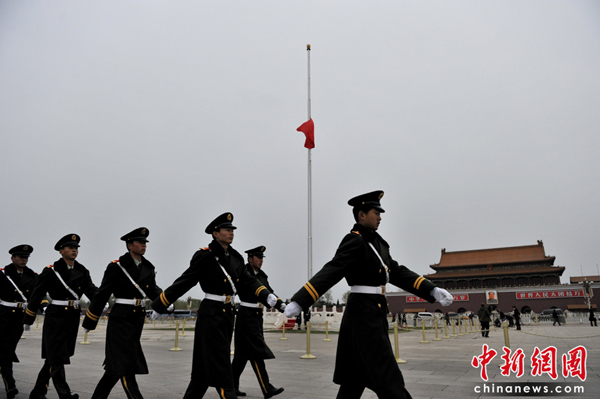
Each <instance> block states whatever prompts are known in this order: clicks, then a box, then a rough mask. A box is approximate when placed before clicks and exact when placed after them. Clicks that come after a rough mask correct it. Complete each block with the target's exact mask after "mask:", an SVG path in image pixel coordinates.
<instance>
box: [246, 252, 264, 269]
mask: <svg viewBox="0 0 600 399" xmlns="http://www.w3.org/2000/svg"><path fill="white" fill-rule="evenodd" d="M248 259H249V260H248V263H250V266H252V267H253V268H254V269H260V268H261V267H262V265H263V257H262V256H261V257H258V256H256V255H255V256H250V257H249V258H248Z"/></svg>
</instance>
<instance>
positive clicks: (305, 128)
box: [296, 118, 315, 150]
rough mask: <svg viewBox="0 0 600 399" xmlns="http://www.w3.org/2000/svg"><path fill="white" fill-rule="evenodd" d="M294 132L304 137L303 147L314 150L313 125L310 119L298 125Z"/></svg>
mask: <svg viewBox="0 0 600 399" xmlns="http://www.w3.org/2000/svg"><path fill="white" fill-rule="evenodd" d="M296 131H298V132H302V133H304V135H305V136H306V141H305V142H304V147H306V148H308V149H309V150H310V149H311V148H315V123H314V122H313V120H312V118H310V119H309V120H307V121H306V122H304V123H303V124H302V125H300V127H299V128H298V129H296Z"/></svg>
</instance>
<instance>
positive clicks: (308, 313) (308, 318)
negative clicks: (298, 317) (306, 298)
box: [304, 308, 310, 330]
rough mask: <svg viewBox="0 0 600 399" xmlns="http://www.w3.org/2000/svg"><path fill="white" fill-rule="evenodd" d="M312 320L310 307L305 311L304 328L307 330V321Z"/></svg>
mask: <svg viewBox="0 0 600 399" xmlns="http://www.w3.org/2000/svg"><path fill="white" fill-rule="evenodd" d="M309 321H310V308H308V309H306V310H305V311H304V329H305V330H306V323H308V322H309Z"/></svg>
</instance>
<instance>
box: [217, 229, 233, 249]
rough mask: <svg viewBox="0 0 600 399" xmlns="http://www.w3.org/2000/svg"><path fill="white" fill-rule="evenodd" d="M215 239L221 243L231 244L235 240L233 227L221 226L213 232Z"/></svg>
mask: <svg viewBox="0 0 600 399" xmlns="http://www.w3.org/2000/svg"><path fill="white" fill-rule="evenodd" d="M213 236H214V237H215V240H217V242H218V243H219V244H221V245H224V244H226V245H231V243H232V242H233V229H230V228H221V229H219V231H215V232H214V233H213Z"/></svg>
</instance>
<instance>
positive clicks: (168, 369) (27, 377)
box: [0, 323, 600, 399]
mask: <svg viewBox="0 0 600 399" xmlns="http://www.w3.org/2000/svg"><path fill="white" fill-rule="evenodd" d="M34 327H35V324H34V326H32V330H31V331H29V332H25V334H24V337H25V338H24V339H23V340H21V342H20V344H19V347H18V350H17V353H18V355H19V358H20V360H21V363H17V364H15V367H14V374H15V378H16V379H17V387H18V389H19V390H20V393H19V395H17V398H27V397H28V394H29V391H30V390H31V388H32V387H33V383H34V382H35V378H36V376H37V373H38V371H39V369H40V368H41V366H42V360H41V359H40V353H41V331H42V325H41V323H40V325H39V329H37V330H36V329H35V328H34ZM159 327H167V325H163V326H161V325H160V324H157V325H156V329H154V328H153V327H152V326H151V325H147V328H146V329H145V330H144V333H143V336H142V341H143V343H142V345H143V347H144V352H145V354H146V359H147V361H148V366H149V369H150V374H149V375H140V376H138V377H137V378H138V383H139V385H140V387H141V391H142V393H143V395H144V398H146V399H158V398H181V397H183V393H184V392H185V389H186V387H187V384H188V382H189V375H190V370H191V360H192V359H191V357H192V346H193V335H194V333H193V332H190V331H186V334H185V337H180V338H179V347H180V348H181V349H182V351H179V352H173V351H169V349H170V348H173V347H174V340H175V333H174V331H172V330H162V329H158V328H159ZM509 331H510V332H509V337H510V344H511V348H512V349H513V350H516V349H518V348H521V349H522V350H523V351H524V353H525V375H524V376H522V377H521V378H516V377H515V376H514V374H512V375H511V376H510V377H505V376H502V375H501V374H500V369H499V368H500V366H501V365H502V364H503V361H502V360H501V359H500V356H501V354H502V346H503V345H504V334H503V331H502V330H496V331H492V332H491V333H490V337H489V338H482V337H481V335H480V334H478V333H469V334H466V335H463V336H457V337H451V338H449V339H442V340H441V341H433V338H434V337H435V336H434V333H433V332H427V334H426V335H427V340H428V341H429V342H430V343H428V344H421V343H420V341H421V340H422V333H421V332H419V331H410V332H406V333H401V334H399V343H400V358H401V359H403V360H406V361H407V363H406V364H401V365H400V366H399V367H400V369H401V370H402V373H403V375H404V378H405V382H406V386H407V389H408V391H409V392H410V393H411V395H412V396H413V398H414V399H425V398H436V399H437V398H479V397H481V398H486V397H494V396H492V395H485V394H479V393H476V392H474V389H475V388H476V387H477V386H482V385H483V381H482V379H481V377H480V370H481V369H479V368H474V367H473V366H472V365H471V360H472V358H473V357H474V356H479V355H481V354H482V345H483V344H484V343H487V344H488V345H489V346H490V347H491V348H492V349H495V350H496V351H498V355H497V356H496V357H495V358H494V359H493V360H492V361H491V363H490V364H489V365H488V367H487V371H488V375H489V381H488V382H487V384H488V387H489V386H491V384H498V383H508V382H510V383H513V382H521V383H524V382H534V383H542V382H552V381H553V380H552V379H551V378H550V377H549V376H547V375H543V376H531V375H530V371H531V367H530V359H531V356H532V354H533V350H534V348H535V347H536V346H537V347H539V348H540V349H544V348H546V347H548V346H554V347H556V348H557V352H558V359H557V360H558V361H557V363H558V364H557V370H558V374H559V377H558V378H557V379H556V380H555V381H554V382H558V383H563V384H568V385H570V386H574V385H577V386H583V387H584V389H585V394H583V395H581V394H579V395H575V394H574V395H571V396H564V397H574V398H593V397H595V398H597V397H599V396H600V394H598V392H600V327H590V326H589V324H579V323H578V324H568V325H566V326H561V327H558V326H556V327H553V326H552V325H551V324H545V325H539V326H536V325H526V326H524V327H523V331H522V332H518V331H515V330H514V329H510V330H509ZM457 333H458V331H457ZM105 334H106V326H105V324H100V325H99V328H98V329H97V330H96V331H95V332H93V333H90V334H89V336H88V341H89V342H90V343H91V344H90V345H77V348H76V353H75V356H74V357H73V358H72V359H71V361H72V362H71V365H69V366H67V367H66V372H67V380H68V382H69V384H70V386H71V389H72V390H73V392H77V393H79V395H80V397H81V398H82V399H86V398H90V397H91V394H92V392H93V390H94V388H95V386H96V384H97V383H98V380H99V379H100V377H101V375H102V374H103V368H102V362H103V359H104V339H105ZM443 335H444V334H443V331H442V332H441V333H440V338H442V336H443ZM449 335H451V332H449ZM286 337H287V338H288V339H287V340H285V341H284V340H281V339H280V338H281V332H273V333H267V334H266V340H267V343H268V344H269V346H270V347H271V349H272V350H273V353H275V356H276V357H277V358H276V359H273V360H269V361H267V369H268V371H269V375H270V378H271V382H272V383H273V385H275V386H277V387H279V386H283V387H284V388H285V391H284V392H283V393H282V394H281V395H279V396H277V398H278V399H279V398H280V399H292V398H294V399H308V398H335V397H336V394H337V390H338V386H337V385H335V384H334V383H333V382H332V376H333V368H334V361H335V351H336V345H337V338H338V336H337V335H336V334H330V336H329V337H330V338H331V341H330V342H325V341H323V339H324V338H325V335H323V334H313V335H312V339H311V354H313V355H315V356H317V358H316V359H313V360H304V359H300V356H301V355H303V354H305V353H306V336H305V334H298V333H295V334H290V333H288V334H286ZM582 337H585V338H582ZM390 338H391V340H392V345H393V342H394V341H393V335H390ZM78 341H79V342H81V341H83V332H82V331H80V336H79V340H78ZM578 345H583V346H585V347H586V349H587V367H586V371H587V379H586V381H585V382H581V381H580V380H579V379H578V378H574V377H567V378H564V377H562V375H561V366H560V365H561V360H560V356H561V355H562V354H563V353H566V352H568V351H569V350H571V349H573V348H574V347H576V346H578ZM240 389H241V390H243V391H245V392H246V393H248V396H247V397H248V398H261V397H262V395H261V392H260V389H259V387H258V383H257V381H256V378H255V376H254V373H253V371H252V368H251V367H250V365H248V366H247V367H246V370H245V371H244V374H243V375H242V379H241V387H240ZM592 391H595V392H592ZM498 396H501V395H498ZM4 397H5V392H4V390H2V391H1V393H0V398H4ZM204 397H205V398H214V399H216V398H218V397H219V396H218V395H217V393H216V392H215V390H214V389H212V388H211V389H210V390H209V391H208V392H207V394H206V395H205V396H204ZM376 397H377V396H376V395H375V394H374V393H373V392H372V391H369V390H365V393H364V394H363V396H362V398H376ZM48 398H49V399H55V398H57V395H56V391H54V390H53V388H52V385H51V387H50V391H49V392H48ZM111 398H115V399H116V398H119V399H121V398H122V399H124V398H126V396H125V394H124V392H123V389H122V387H121V386H120V385H116V386H115V388H114V389H113V392H112V394H111Z"/></svg>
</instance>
